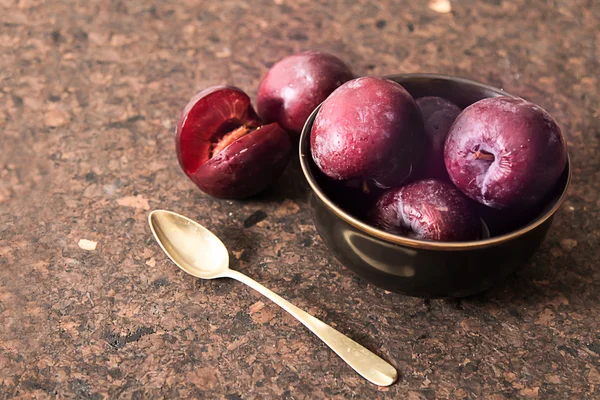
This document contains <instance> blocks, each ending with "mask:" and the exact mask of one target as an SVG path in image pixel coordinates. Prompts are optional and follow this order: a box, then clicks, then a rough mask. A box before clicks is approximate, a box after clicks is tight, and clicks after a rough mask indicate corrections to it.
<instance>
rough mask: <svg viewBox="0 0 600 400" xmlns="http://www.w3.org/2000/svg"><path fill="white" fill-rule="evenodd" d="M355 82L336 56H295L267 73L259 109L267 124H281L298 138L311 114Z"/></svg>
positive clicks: (262, 83) (261, 84) (300, 54)
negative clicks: (328, 99) (326, 100)
mask: <svg viewBox="0 0 600 400" xmlns="http://www.w3.org/2000/svg"><path fill="white" fill-rule="evenodd" d="M352 78H354V75H353V74H352V71H350V68H348V66H346V64H344V62H343V61H342V60H340V59H339V58H337V57H335V56H334V55H332V54H328V53H323V52H318V51H305V52H302V53H298V54H293V55H291V56H287V57H285V58H283V59H282V60H280V61H278V62H277V63H275V64H274V65H273V66H272V67H271V69H270V70H269V72H267V74H266V75H265V77H264V78H263V80H262V81H261V83H260V86H259V88H258V96H257V100H256V109H257V111H258V114H259V115H260V117H261V118H262V119H263V120H264V121H267V122H277V123H278V124H279V125H280V126H281V127H282V128H283V129H285V130H287V131H288V132H290V133H291V134H292V136H294V137H298V136H299V134H300V131H301V130H302V127H303V126H304V123H305V122H306V120H307V119H308V116H309V115H310V113H311V112H312V111H313V110H314V109H315V108H316V107H317V106H318V105H319V104H321V102H323V100H325V99H326V98H327V96H329V95H330V94H331V92H333V91H334V90H335V89H336V88H337V87H339V86H340V85H341V84H343V83H344V82H346V81H349V80H350V79H352Z"/></svg>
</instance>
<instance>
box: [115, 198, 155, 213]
mask: <svg viewBox="0 0 600 400" xmlns="http://www.w3.org/2000/svg"><path fill="white" fill-rule="evenodd" d="M117 204H119V205H120V206H126V207H133V208H141V209H142V210H149V209H150V204H148V199H145V198H143V197H142V196H140V195H137V196H125V197H121V198H120V199H117Z"/></svg>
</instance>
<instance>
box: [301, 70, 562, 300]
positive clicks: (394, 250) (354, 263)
mask: <svg viewBox="0 0 600 400" xmlns="http://www.w3.org/2000/svg"><path fill="white" fill-rule="evenodd" d="M386 78H388V79H390V80H393V81H396V82H398V83H400V84H401V85H402V86H404V87H405V88H406V90H408V91H409V92H410V93H411V94H412V95H413V97H415V98H419V97H423V96H440V97H444V98H446V99H448V100H451V101H453V102H454V103H456V104H458V105H459V106H461V107H463V108H464V107H467V106H468V105H470V104H472V103H474V102H476V101H478V100H481V99H484V98H486V97H496V96H512V95H510V94H508V93H506V92H504V91H503V90H501V89H498V88H494V87H491V86H488V85H484V84H481V83H477V82H473V81H470V80H467V79H461V78H456V77H450V76H443V75H433V74H407V75H393V76H388V77H386ZM318 110H319V108H317V109H316V110H314V112H313V113H312V114H311V116H310V117H309V118H308V120H307V122H306V125H305V126H304V129H303V131H302V135H301V137H300V163H301V166H302V171H303V172H304V175H305V177H306V179H307V181H308V183H309V185H310V186H311V188H312V190H313V193H312V197H311V201H310V206H311V209H312V213H313V220H314V223H315V226H316V228H317V231H318V232H319V234H320V235H321V238H322V239H323V241H324V242H325V244H326V245H327V246H328V247H329V249H330V250H331V251H332V252H333V254H334V255H335V256H336V257H337V258H338V260H339V261H341V263H342V264H344V265H345V266H346V267H348V268H349V269H350V270H352V271H354V272H355V273H356V274H357V275H359V276H360V277H363V278H365V279H367V280H369V281H371V282H372V283H374V284H375V285H377V286H379V287H382V288H384V289H387V290H389V291H393V292H398V293H404V294H407V295H411V296H418V297H428V298H453V297H464V296H469V295H472V294H475V293H478V292H481V291H484V290H486V289H488V288H490V287H491V286H493V285H495V284H497V283H498V282H501V281H502V280H504V279H505V278H506V277H507V276H508V275H509V274H511V273H512V272H514V271H515V270H516V269H517V268H518V267H519V266H521V265H522V264H523V263H524V262H525V261H526V260H527V259H528V258H529V257H530V256H531V255H532V254H533V253H534V251H535V250H536V249H537V248H538V247H539V246H540V244H541V243H542V241H543V240H544V238H545V236H546V233H547V232H548V229H549V228H550V225H551V224H552V218H553V216H554V213H555V212H556V210H558V208H559V206H560V204H561V203H562V201H563V200H564V198H565V194H566V191H567V187H568V186H569V181H570V175H571V170H570V162H568V163H567V166H566V168H565V171H564V173H563V175H562V177H561V179H560V182H559V184H558V185H557V189H556V190H555V191H554V192H553V193H552V194H551V195H550V196H549V198H548V199H547V200H546V201H545V203H544V205H543V206H542V207H540V210H539V215H538V216H537V217H536V218H533V219H531V220H530V222H528V223H526V224H525V225H524V226H521V227H520V228H518V229H516V230H513V231H512V232H509V233H506V234H503V235H500V236H495V237H492V238H489V239H483V240H478V241H472V242H433V241H425V240H416V239H410V238H407V237H403V236H398V235H394V234H391V233H387V232H384V231H382V230H379V229H376V228H374V227H373V226H371V225H369V224H367V223H365V222H363V221H362V220H361V219H359V218H357V217H356V216H355V214H352V215H351V214H350V213H348V212H347V211H345V210H344V209H343V208H342V207H341V206H340V204H339V203H336V202H335V201H333V200H332V198H335V197H336V196H335V190H336V188H335V184H334V183H331V182H329V181H328V178H326V177H324V175H323V174H322V173H321V172H320V171H319V169H318V168H317V166H316V165H315V164H314V162H313V159H312V156H311V152H310V132H311V129H312V124H313V121H314V119H315V116H316V114H317V111H318ZM330 183H331V184H333V185H334V186H333V187H331V186H329V185H330Z"/></svg>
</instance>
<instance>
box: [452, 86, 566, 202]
mask: <svg viewBox="0 0 600 400" xmlns="http://www.w3.org/2000/svg"><path fill="white" fill-rule="evenodd" d="M444 159H445V163H446V169H447V170H448V174H449V175H450V178H451V179H452V182H454V184H455V185H456V186H457V187H458V188H459V189H460V190H462V191H463V192H464V193H465V194H466V195H468V196H469V197H471V198H472V199H474V200H477V201H478V202H480V203H482V204H485V205H487V206H489V207H492V208H496V209H506V208H513V209H515V208H522V209H525V208H529V207H531V206H533V205H535V204H537V203H539V202H540V201H541V200H542V199H543V198H544V196H545V195H546V194H547V193H548V192H550V190H552V188H553V187H554V186H555V185H556V183H557V181H558V179H559V178H560V175H561V174H562V172H563V170H564V169H565V166H566V163H567V144H566V141H565V138H564V136H563V133H562V131H561V129H560V128H559V127H558V125H557V124H556V122H555V121H554V120H553V119H552V117H551V116H550V115H549V114H548V113H547V112H546V111H544V110H543V109H542V108H540V107H539V106H537V105H535V104H533V103H530V102H527V101H525V100H523V99H520V98H514V97H507V96H501V97H494V98H488V99H484V100H481V101H478V102H476V103H474V104H472V105H471V106H469V107H467V108H466V109H465V110H464V111H463V112H462V113H461V114H460V115H459V116H458V117H457V118H456V121H455V122H454V124H453V125H452V127H451V128H450V132H449V133H448V137H447V139H446V145H445V148H444Z"/></svg>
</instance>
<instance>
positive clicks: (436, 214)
mask: <svg viewBox="0 0 600 400" xmlns="http://www.w3.org/2000/svg"><path fill="white" fill-rule="evenodd" d="M370 218H371V221H372V223H373V225H375V226H376V227H378V228H380V229H382V230H384V231H387V232H390V233H393V234H396V235H402V236H407V237H409V238H413V239H421V240H436V241H444V242H456V241H469V240H477V239H479V238H481V235H482V223H481V220H480V219H479V217H478V216H477V214H476V213H475V212H474V211H473V209H472V208H471V207H470V204H469V200H468V199H467V198H466V197H464V195H463V194H462V193H461V192H460V191H459V190H458V189H456V188H455V187H454V186H453V185H452V184H450V183H446V182H442V181H439V180H435V179H425V180H421V181H417V182H413V183H410V184H408V185H405V186H402V187H398V188H393V189H390V190H388V191H386V192H384V193H383V194H382V195H381V197H380V198H379V199H378V200H377V203H376V204H375V206H374V208H373V210H372V211H371V214H370Z"/></svg>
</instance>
